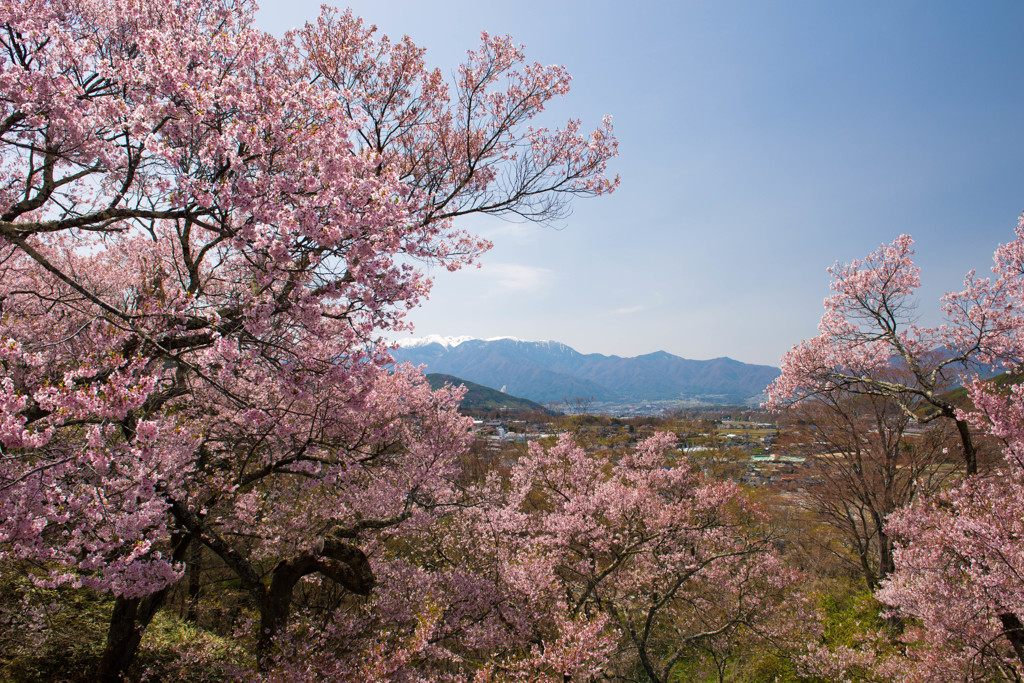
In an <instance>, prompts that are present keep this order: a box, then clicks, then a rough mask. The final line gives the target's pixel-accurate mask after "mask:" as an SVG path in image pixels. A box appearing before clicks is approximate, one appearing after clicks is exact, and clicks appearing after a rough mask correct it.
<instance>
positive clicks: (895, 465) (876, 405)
mask: <svg viewBox="0 0 1024 683" xmlns="http://www.w3.org/2000/svg"><path fill="white" fill-rule="evenodd" d="M785 419H786V422H785V423H784V425H783V427H782V431H783V434H784V440H783V441H782V442H780V444H779V447H780V448H781V449H783V450H785V451H786V452H793V453H799V454H802V455H804V456H805V457H806V458H808V462H807V464H806V467H808V468H810V473H809V477H808V478H809V479H810V480H811V482H812V483H811V484H810V485H808V486H806V495H805V496H804V498H803V503H804V505H806V507H807V508H808V510H810V511H811V512H813V513H814V514H815V515H816V516H817V517H818V519H820V520H822V521H823V522H824V523H825V524H827V525H828V526H829V527H831V528H832V529H834V530H835V531H836V532H838V534H839V536H840V538H841V539H842V540H843V542H844V543H845V544H846V545H847V546H848V547H849V549H850V550H851V551H852V554H853V556H854V557H855V558H856V564H857V568H858V569H859V571H860V573H861V574H862V576H863V577H864V581H865V583H866V584H867V588H868V589H869V590H875V589H876V588H878V585H879V582H880V581H881V580H883V579H885V577H886V576H888V575H889V574H890V573H891V572H892V571H893V569H894V563H893V562H894V561H893V539H892V538H891V537H890V536H889V534H888V532H887V531H886V527H885V521H886V518H887V517H888V516H889V514H891V513H892V512H895V511H896V510H899V509H901V508H903V507H905V506H906V505H909V504H910V503H912V502H913V501H915V500H917V499H918V498H920V497H923V496H928V495H930V494H931V493H934V492H935V491H937V490H938V489H939V488H940V487H941V486H942V484H943V483H944V482H945V481H946V479H947V478H948V476H949V475H950V473H951V470H950V468H949V467H947V466H944V465H946V464H947V462H948V457H947V456H946V455H945V453H944V451H947V450H948V444H949V438H948V435H947V434H946V433H945V432H944V431H943V430H940V429H930V430H928V431H926V432H924V433H921V434H910V433H908V432H907V426H908V424H909V422H910V418H909V416H908V415H907V414H906V413H905V412H903V411H901V410H900V409H899V408H898V407H897V406H896V405H894V404H893V403H892V402H891V401H890V400H889V399H888V398H887V397H883V396H849V395H846V394H835V393H832V394H824V393H823V394H818V395H816V396H815V397H813V398H812V399H807V400H805V401H802V402H801V403H799V404H798V405H797V406H795V407H794V408H793V409H792V410H790V411H787V414H786V416H785Z"/></svg>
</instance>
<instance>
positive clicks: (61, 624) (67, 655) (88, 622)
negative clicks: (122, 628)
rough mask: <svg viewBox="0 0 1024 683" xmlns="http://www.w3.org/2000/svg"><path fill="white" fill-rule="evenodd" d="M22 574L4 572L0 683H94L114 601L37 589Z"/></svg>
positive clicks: (0, 580) (0, 576) (12, 569)
mask: <svg viewBox="0 0 1024 683" xmlns="http://www.w3.org/2000/svg"><path fill="white" fill-rule="evenodd" d="M23 569H24V568H22V567H16V566H13V565H5V566H3V567H0V680H4V681H18V682H21V681H25V682H26V683H27V682H34V681H39V682H43V681H65V682H67V683H78V682H79V681H81V682H83V683H84V682H85V681H93V680H95V678H96V664H97V663H98V662H99V658H100V655H101V654H102V652H103V639H104V637H105V636H106V631H107V621H108V619H109V617H110V611H111V608H112V606H113V601H112V600H111V599H109V598H104V597H102V596H100V595H98V594H97V593H95V592H93V591H90V590H85V589H71V588H61V589H46V588H39V587H36V586H34V585H33V584H32V582H31V581H30V580H29V578H28V576H27V574H26V573H25V571H23Z"/></svg>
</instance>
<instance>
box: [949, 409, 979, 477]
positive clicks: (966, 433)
mask: <svg viewBox="0 0 1024 683" xmlns="http://www.w3.org/2000/svg"><path fill="white" fill-rule="evenodd" d="M954 421H955V422H956V429H957V431H958V432H959V433H960V443H961V444H962V445H963V447H964V464H965V468H964V469H965V470H966V472H967V476H968V477H970V476H973V475H975V474H977V473H978V449H977V448H976V447H975V445H974V440H973V439H972V438H971V430H970V428H969V427H968V426H967V423H966V422H965V421H964V420H957V419H955V418H954Z"/></svg>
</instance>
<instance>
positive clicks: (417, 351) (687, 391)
mask: <svg viewBox="0 0 1024 683" xmlns="http://www.w3.org/2000/svg"><path fill="white" fill-rule="evenodd" d="M394 356H395V360H396V361H398V362H405V361H408V362H410V363H413V364H415V365H420V364H422V365H425V366H426V368H427V372H431V373H444V374H448V375H455V376H456V377H461V378H463V379H466V380H469V381H471V382H476V383H477V384H483V385H484V386H488V387H494V388H496V389H503V390H504V391H506V392H507V393H509V394H513V395H515V396H522V397H524V398H528V399H531V400H533V401H538V402H541V403H557V402H561V401H564V400H566V399H572V398H576V397H586V398H588V399H592V400H594V401H596V402H626V403H628V402H639V401H674V400H678V401H680V402H688V403H694V402H702V403H712V404H725V403H736V404H739V403H755V402H757V401H758V400H759V399H760V396H761V393H762V392H763V391H764V389H765V387H766V386H768V384H769V383H770V382H771V381H772V380H773V379H775V378H776V377H777V376H778V375H779V369H778V368H774V367H771V366H768V365H751V364H748V363H741V362H740V361H737V360H733V359H732V358H725V357H723V358H713V359H711V360H689V359H686V358H681V357H679V356H675V355H672V354H671V353H667V352H665V351H656V352H654V353H648V354H645V355H642V356H636V357H634V358H622V357H620V356H605V355H602V354H599V353H589V354H583V353H580V352H578V351H576V350H575V349H573V348H571V347H569V346H566V345H565V344H562V343H560V342H556V341H523V340H520V339H515V338H513V337H501V338H496V339H474V338H471V337H440V336H436V335H431V336H428V337H423V338H419V339H410V340H405V341H402V342H400V346H399V348H397V349H395V351H394Z"/></svg>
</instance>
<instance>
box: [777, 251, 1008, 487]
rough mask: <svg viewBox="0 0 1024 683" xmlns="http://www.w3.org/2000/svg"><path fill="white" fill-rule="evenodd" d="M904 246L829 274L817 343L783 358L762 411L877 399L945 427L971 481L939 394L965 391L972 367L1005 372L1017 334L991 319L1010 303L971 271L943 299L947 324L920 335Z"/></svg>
mask: <svg viewBox="0 0 1024 683" xmlns="http://www.w3.org/2000/svg"><path fill="white" fill-rule="evenodd" d="M912 245H913V240H911V238H910V237H909V236H908V235H901V236H900V237H898V238H897V239H896V240H895V241H894V242H893V243H892V244H889V245H883V246H882V247H880V248H879V249H878V250H877V251H875V252H873V253H872V254H870V255H869V256H868V257H867V258H865V259H863V260H856V261H853V262H851V263H849V264H846V265H839V264H836V265H835V266H833V267H832V268H830V269H829V273H830V274H831V276H832V285H831V287H832V292H833V293H832V294H831V295H830V296H829V297H828V298H827V299H825V314H824V315H823V316H822V319H821V322H820V323H819V325H818V330H819V334H818V336H816V337H814V338H813V339H810V340H806V341H803V342H801V343H800V344H798V345H796V346H794V347H793V349H792V350H790V351H789V352H788V353H787V354H786V355H785V356H784V357H783V359H782V374H781V375H780V376H779V377H778V378H777V379H776V380H775V381H774V382H773V383H772V384H771V385H770V386H769V387H768V401H767V405H768V407H770V408H773V409H780V408H783V407H785V406H787V405H791V404H794V403H797V402H800V401H802V400H804V399H807V398H810V397H813V396H816V395H825V394H829V393H840V394H847V395H855V394H867V395H873V396H881V397H885V398H887V399H888V400H890V401H892V402H893V404H894V405H896V406H898V407H899V409H900V410H902V411H903V412H904V413H905V414H906V415H907V416H908V417H909V418H910V419H912V420H914V421H915V422H918V423H921V424H926V423H928V422H932V421H933V420H936V419H947V420H950V421H951V422H952V423H953V424H954V425H955V426H956V428H957V431H958V434H959V436H960V442H961V446H962V455H963V459H964V463H965V469H966V472H967V474H974V473H976V472H977V471H978V448H977V445H976V444H975V439H974V437H973V436H972V434H971V431H970V426H969V422H968V421H967V420H966V419H964V418H963V417H962V416H961V415H960V414H959V413H958V412H957V406H956V405H955V404H954V403H953V402H952V400H951V399H950V398H949V397H948V395H947V394H946V392H947V391H948V390H949V389H951V388H955V387H956V386H959V385H961V384H963V383H965V382H966V381H967V379H969V378H970V376H971V373H972V372H976V371H977V370H978V369H979V367H980V364H983V363H993V362H997V363H1004V364H1007V365H1013V364H1014V363H1015V362H1016V359H1017V358H1019V356H1016V355H1014V353H1013V351H1014V348H1015V345H1016V344H1017V343H1018V341H1017V339H1016V337H1017V336H1018V335H1017V334H1016V330H1017V329H1019V328H1017V327H1014V323H1013V320H1011V319H1010V318H1008V317H1007V316H1006V315H1004V314H1003V313H999V312H998V311H999V310H1000V309H1001V308H1003V304H1004V303H1005V302H1006V300H1007V296H1009V293H1008V292H1007V291H1006V288H1005V283H1003V282H1002V281H1001V280H999V281H997V282H996V283H990V282H989V281H988V280H982V279H978V278H976V277H975V275H974V273H973V272H972V273H970V274H968V276H967V278H966V280H965V289H964V290H963V291H962V292H955V293H951V294H948V295H946V296H945V297H944V298H943V309H944V311H945V312H946V315H947V318H948V322H947V323H946V324H944V325H939V326H937V327H921V326H918V325H917V324H916V309H915V302H914V298H913V297H914V293H915V292H916V290H917V289H918V287H920V284H921V280H920V269H919V268H917V267H916V266H915V265H914V262H913V258H912V257H913V254H914V252H913V250H912V249H911V246H912ZM1011 340H1012V341H1011Z"/></svg>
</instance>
